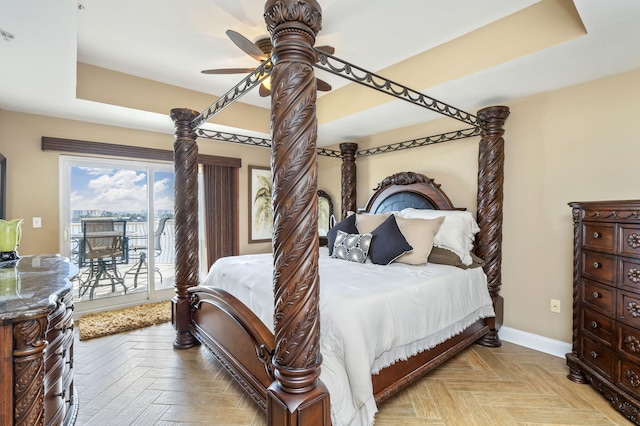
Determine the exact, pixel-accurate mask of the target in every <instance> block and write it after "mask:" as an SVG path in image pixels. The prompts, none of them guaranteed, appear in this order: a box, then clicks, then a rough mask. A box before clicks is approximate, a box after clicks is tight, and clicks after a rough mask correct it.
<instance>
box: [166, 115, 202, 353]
mask: <svg viewBox="0 0 640 426" xmlns="http://www.w3.org/2000/svg"><path fill="white" fill-rule="evenodd" d="M197 116H198V113H197V112H196V111H193V110H189V109H184V108H180V109H173V110H171V119H172V120H173V122H174V125H175V128H176V132H175V138H176V140H175V142H174V144H173V152H174V155H173V158H174V160H173V161H174V172H175V185H174V198H175V228H176V230H175V233H176V234H175V248H176V261H175V268H176V275H175V277H176V285H175V286H176V296H175V297H174V298H173V303H172V306H173V318H172V320H173V325H174V328H175V329H176V340H175V341H174V343H173V345H174V347H176V348H186V347H192V346H195V345H197V344H198V342H197V340H196V339H195V338H194V337H193V336H192V335H191V333H189V330H188V327H189V322H190V320H191V308H190V306H189V303H188V300H187V298H188V294H187V290H188V289H189V287H193V286H196V285H198V280H199V277H198V273H199V272H198V271H199V267H198V264H199V260H198V250H197V248H198V246H199V242H198V215H197V213H195V212H197V211H198V145H197V144H196V138H197V136H196V134H195V132H194V131H193V130H191V128H190V126H189V124H190V122H191V121H192V120H193V119H194V118H195V117H197Z"/></svg>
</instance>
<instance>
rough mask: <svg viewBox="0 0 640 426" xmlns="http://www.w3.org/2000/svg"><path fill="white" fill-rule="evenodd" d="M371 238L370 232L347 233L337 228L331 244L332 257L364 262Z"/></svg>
mask: <svg viewBox="0 0 640 426" xmlns="http://www.w3.org/2000/svg"><path fill="white" fill-rule="evenodd" d="M372 238H373V236H372V235H371V234H362V235H360V234H347V233H346V232H342V231H340V230H339V231H338V232H337V235H336V241H335V242H334V244H333V255H332V257H335V258H337V259H343V260H348V261H350V262H358V263H364V262H366V260H367V254H368V253H369V247H370V245H371V239H372Z"/></svg>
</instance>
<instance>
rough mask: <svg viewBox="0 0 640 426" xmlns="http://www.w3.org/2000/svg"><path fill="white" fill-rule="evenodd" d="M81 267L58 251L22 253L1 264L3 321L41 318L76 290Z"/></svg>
mask: <svg viewBox="0 0 640 426" xmlns="http://www.w3.org/2000/svg"><path fill="white" fill-rule="evenodd" d="M77 273H78V268H77V267H76V266H75V265H73V264H71V263H70V262H69V260H68V259H67V258H65V257H62V256H59V255H55V254H45V255H39V256H22V257H21V258H20V259H18V260H17V261H13V262H2V263H0V320H2V321H3V322H5V321H11V320H14V319H16V318H28V317H38V316H41V315H42V314H46V313H48V312H49V311H51V310H52V309H53V308H54V307H55V305H56V302H57V300H59V299H60V298H62V297H64V295H65V294H66V293H68V292H69V291H71V290H72V289H73V285H72V284H71V282H70V281H69V278H70V277H73V276H74V275H76V274H77Z"/></svg>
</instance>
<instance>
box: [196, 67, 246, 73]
mask: <svg viewBox="0 0 640 426" xmlns="http://www.w3.org/2000/svg"><path fill="white" fill-rule="evenodd" d="M253 70H255V68H220V69H215V70H202V71H200V72H201V73H202V74H248V73H250V72H252V71H253Z"/></svg>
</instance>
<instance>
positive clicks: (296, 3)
mask: <svg viewBox="0 0 640 426" xmlns="http://www.w3.org/2000/svg"><path fill="white" fill-rule="evenodd" d="M264 10H265V13H264V17H265V22H266V23H267V28H268V30H269V33H270V34H271V39H272V41H273V52H272V60H273V63H274V65H273V72H272V74H271V129H272V154H271V170H272V174H273V192H272V197H273V205H274V225H273V228H274V235H273V256H274V296H275V310H274V325H275V351H274V355H273V365H274V367H275V377H276V381H275V382H273V383H272V385H271V386H270V387H269V389H268V390H267V418H268V424H269V425H291V426H293V425H300V426H302V425H329V424H331V418H330V409H329V393H328V392H327V390H326V388H325V386H324V385H323V384H322V382H320V380H318V377H319V375H320V365H321V363H322V356H321V354H320V309H319V306H318V301H319V296H320V287H319V285H320V280H319V275H318V254H319V251H318V242H319V237H318V229H317V228H318V213H317V207H318V200H317V187H318V175H317V168H318V167H317V158H316V140H317V120H316V80H315V76H314V74H313V63H314V62H315V60H316V57H315V53H314V51H313V49H312V46H313V44H314V43H315V36H316V34H317V32H318V31H319V30H320V27H321V23H322V11H321V9H320V5H319V4H318V3H317V2H316V1H315V0H304V1H303V0H284V1H283V0H268V1H267V2H266V4H265V9H264Z"/></svg>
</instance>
